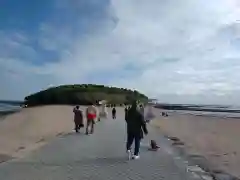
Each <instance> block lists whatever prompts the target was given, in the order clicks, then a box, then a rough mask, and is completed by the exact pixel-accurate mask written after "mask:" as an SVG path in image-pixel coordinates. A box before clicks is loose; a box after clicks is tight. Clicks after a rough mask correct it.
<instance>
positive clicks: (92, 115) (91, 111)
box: [73, 104, 100, 134]
mask: <svg viewBox="0 0 240 180" xmlns="http://www.w3.org/2000/svg"><path fill="white" fill-rule="evenodd" d="M73 113H74V124H75V131H76V132H77V133H78V132H79V131H80V129H81V128H83V127H84V117H83V111H82V110H81V109H80V108H79V106H76V107H75V108H74V109H73ZM86 119H87V122H86V131H85V133H86V134H89V127H90V133H91V134H93V133H94V124H95V121H96V119H98V121H100V117H99V116H98V110H97V108H96V107H95V106H94V105H93V104H92V105H91V106H89V107H87V108H86Z"/></svg>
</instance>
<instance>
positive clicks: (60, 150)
mask: <svg viewBox="0 0 240 180" xmlns="http://www.w3.org/2000/svg"><path fill="white" fill-rule="evenodd" d="M123 118H124V115H123V110H122V109H121V110H120V112H119V111H118V112H117V119H116V120H112V119H110V118H109V119H106V120H102V121H101V122H98V123H97V124H96V129H95V134H93V135H89V136H86V135H84V134H75V133H69V134H67V135H64V136H62V137H59V138H56V140H54V141H53V142H51V143H50V144H48V145H46V146H45V147H43V148H42V149H40V150H38V151H36V152H34V153H32V154H31V155H29V156H28V157H24V158H22V159H18V160H13V161H11V162H7V163H3V164H1V165H0V179H3V180H30V179H33V180H75V179H76V180H80V179H81V180H84V179H89V180H106V179H108V180H111V179H113V180H124V179H125V180H128V179H129V180H156V179H157V180H161V179H169V180H192V179H194V178H193V177H192V174H191V173H188V172H187V171H186V169H187V167H186V165H185V164H184V163H181V162H179V161H177V160H176V159H175V158H174V155H173V154H171V153H169V152H170V150H169V147H167V145H166V146H165V145H164V143H162V142H161V138H158V139H156V140H157V142H158V143H161V148H160V150H159V151H158V152H150V151H148V150H147V146H148V141H149V139H151V138H153V137H154V138H156V137H159V135H158V134H157V133H156V132H154V130H152V129H151V128H150V133H149V136H148V137H146V138H145V139H144V142H143V145H142V147H141V154H140V159H138V160H130V161H128V160H127V155H126V153H125V141H126V135H125V132H126V127H125V121H124V119H123Z"/></svg>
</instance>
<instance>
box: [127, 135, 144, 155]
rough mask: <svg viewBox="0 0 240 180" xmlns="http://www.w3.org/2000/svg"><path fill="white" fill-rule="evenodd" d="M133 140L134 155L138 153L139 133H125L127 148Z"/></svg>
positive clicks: (128, 148)
mask: <svg viewBox="0 0 240 180" xmlns="http://www.w3.org/2000/svg"><path fill="white" fill-rule="evenodd" d="M133 141H134V142H135V148H134V155H138V154H139V148H140V141H141V136H140V135H139V134H133V133H128V135H127V150H130V149H131V146H132V143H133Z"/></svg>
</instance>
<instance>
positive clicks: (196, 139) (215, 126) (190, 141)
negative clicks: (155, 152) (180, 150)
mask: <svg viewBox="0 0 240 180" xmlns="http://www.w3.org/2000/svg"><path fill="white" fill-rule="evenodd" d="M154 113H155V114H157V115H158V118H156V119H155V120H154V121H153V122H152V123H151V124H152V125H154V126H157V127H159V128H160V130H161V132H162V133H163V134H164V135H167V136H172V137H178V138H179V139H180V140H181V141H183V142H184V144H185V148H186V150H187V152H188V153H189V154H198V155H203V156H204V157H206V158H207V160H208V161H209V162H210V163H211V164H213V165H214V167H217V168H218V169H221V170H224V171H226V172H228V173H230V174H233V175H235V176H237V177H240V140H239V138H240V119H233V118H219V117H218V118H216V117H204V116H194V115H180V114H177V113H170V116H168V117H162V116H160V113H161V111H160V110H155V111H154Z"/></svg>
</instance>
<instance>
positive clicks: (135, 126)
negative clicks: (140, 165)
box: [126, 102, 148, 159]
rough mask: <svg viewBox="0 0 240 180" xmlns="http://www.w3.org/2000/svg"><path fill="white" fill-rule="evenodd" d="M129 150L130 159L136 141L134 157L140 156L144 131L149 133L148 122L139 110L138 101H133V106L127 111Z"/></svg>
mask: <svg viewBox="0 0 240 180" xmlns="http://www.w3.org/2000/svg"><path fill="white" fill-rule="evenodd" d="M126 122H127V144H126V148H127V152H128V157H129V159H130V158H131V146H132V143H133V141H134V142H135V149H134V156H133V157H132V158H133V159H138V158H139V148H140V140H141V138H142V136H143V132H144V133H145V134H148V130H147V127H146V123H145V121H144V118H143V116H142V114H141V113H140V112H139V111H138V110H137V104H136V102H133V103H132V106H131V108H130V109H129V110H128V113H127V118H126Z"/></svg>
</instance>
